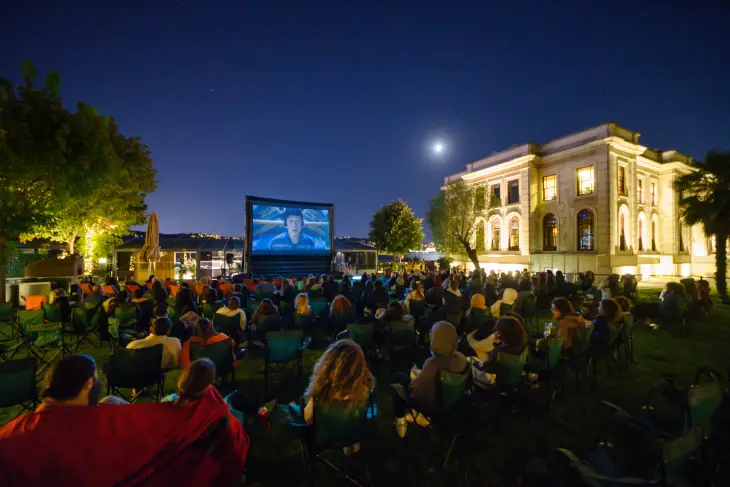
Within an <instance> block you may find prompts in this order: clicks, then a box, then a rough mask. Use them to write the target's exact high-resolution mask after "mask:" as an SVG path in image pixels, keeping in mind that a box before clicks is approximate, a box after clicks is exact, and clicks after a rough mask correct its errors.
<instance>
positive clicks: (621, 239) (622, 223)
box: [618, 213, 626, 250]
mask: <svg viewBox="0 0 730 487" xmlns="http://www.w3.org/2000/svg"><path fill="white" fill-rule="evenodd" d="M618 248H619V250H626V218H625V217H624V214H623V213H621V214H620V215H619V217H618Z"/></svg>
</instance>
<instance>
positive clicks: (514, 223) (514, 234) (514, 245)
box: [508, 216, 520, 250]
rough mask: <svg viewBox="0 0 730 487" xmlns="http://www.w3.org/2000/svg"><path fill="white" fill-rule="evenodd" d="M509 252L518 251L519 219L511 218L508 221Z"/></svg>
mask: <svg viewBox="0 0 730 487" xmlns="http://www.w3.org/2000/svg"><path fill="white" fill-rule="evenodd" d="M508 248H509V250H520V219H519V218H517V217H516V216H515V217H512V219H511V220H510V221H509V247H508Z"/></svg>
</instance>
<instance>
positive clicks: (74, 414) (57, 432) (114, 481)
mask: <svg viewBox="0 0 730 487" xmlns="http://www.w3.org/2000/svg"><path fill="white" fill-rule="evenodd" d="M249 446H250V441H249V438H248V436H247V435H246V432H245V431H244V430H243V427H242V426H241V423H240V422H239V421H238V420H237V419H235V418H234V417H233V416H231V414H230V413H229V411H228V408H227V406H226V404H225V403H224V402H223V398H221V396H220V394H219V393H218V391H216V390H215V389H214V388H212V387H211V388H210V389H209V391H208V393H206V395H205V396H204V397H203V398H202V399H200V400H199V401H195V402H193V403H191V404H189V405H188V406H186V407H178V406H175V405H174V404H172V403H165V404H157V403H154V404H134V405H124V406H118V405H101V406H97V407H83V406H82V407H73V406H66V407H54V408H49V409H42V410H39V411H36V412H33V413H29V414H26V415H24V416H22V417H20V418H18V419H16V420H14V421H12V422H11V423H9V424H7V425H6V426H5V427H3V428H2V429H0V483H1V484H2V485H8V486H21V485H22V486H39V487H47V486H49V485H63V486H65V485H68V486H75V487H82V486H90V487H103V486H132V485H135V486H136V485H145V486H152V485H160V486H162V485H164V486H168V485H169V486H175V487H179V486H185V485H233V482H234V480H235V479H236V478H237V477H238V476H240V475H241V474H242V473H243V467H244V464H245V461H246V455H247V454H248V449H249Z"/></svg>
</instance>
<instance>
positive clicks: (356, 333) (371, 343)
mask: <svg viewBox="0 0 730 487" xmlns="http://www.w3.org/2000/svg"><path fill="white" fill-rule="evenodd" d="M347 337H348V338H349V339H350V340H352V341H353V342H355V343H357V344H358V345H360V348H362V351H363V352H365V356H366V357H368V356H370V355H372V352H373V351H374V350H375V325H374V324H372V323H364V324H358V323H350V324H348V325H347Z"/></svg>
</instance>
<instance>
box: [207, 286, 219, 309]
mask: <svg viewBox="0 0 730 487" xmlns="http://www.w3.org/2000/svg"><path fill="white" fill-rule="evenodd" d="M220 302H221V301H220V297H219V296H218V291H216V289H215V288H212V287H209V288H208V293H207V295H206V296H205V304H209V305H210V306H213V305H214V304H216V303H220Z"/></svg>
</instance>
